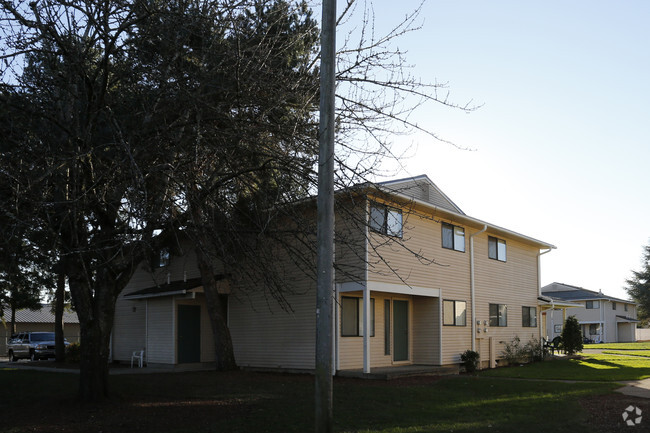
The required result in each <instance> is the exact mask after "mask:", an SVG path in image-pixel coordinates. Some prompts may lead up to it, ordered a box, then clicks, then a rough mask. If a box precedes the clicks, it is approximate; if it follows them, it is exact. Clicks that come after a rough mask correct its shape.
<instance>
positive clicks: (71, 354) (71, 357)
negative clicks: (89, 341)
mask: <svg viewBox="0 0 650 433" xmlns="http://www.w3.org/2000/svg"><path fill="white" fill-rule="evenodd" d="M79 361H81V345H80V344H79V343H72V344H70V345H69V346H68V347H66V348H65V362H70V363H78V362H79Z"/></svg>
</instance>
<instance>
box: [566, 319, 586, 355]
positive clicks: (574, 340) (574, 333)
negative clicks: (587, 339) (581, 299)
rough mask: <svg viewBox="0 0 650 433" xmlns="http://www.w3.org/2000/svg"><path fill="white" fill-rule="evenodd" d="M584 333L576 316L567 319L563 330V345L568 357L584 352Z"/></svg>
mask: <svg viewBox="0 0 650 433" xmlns="http://www.w3.org/2000/svg"><path fill="white" fill-rule="evenodd" d="M582 343H583V341H582V331H581V330H580V323H579V322H578V319H576V316H569V317H567V319H566V321H565V322H564V329H562V345H563V347H564V351H565V352H566V353H567V354H568V355H573V354H575V353H578V352H580V351H582Z"/></svg>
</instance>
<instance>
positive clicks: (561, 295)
mask: <svg viewBox="0 0 650 433" xmlns="http://www.w3.org/2000/svg"><path fill="white" fill-rule="evenodd" d="M542 293H543V294H544V295H546V296H551V297H553V298H556V299H562V300H564V301H591V300H594V301H596V300H605V301H614V302H623V303H626V304H635V303H634V302H633V301H629V300H626V299H620V298H615V297H613V296H607V295H605V294H603V293H602V292H596V291H594V290H587V289H583V288H582V287H578V286H572V285H570V284H564V283H551V284H548V285H546V286H544V287H542Z"/></svg>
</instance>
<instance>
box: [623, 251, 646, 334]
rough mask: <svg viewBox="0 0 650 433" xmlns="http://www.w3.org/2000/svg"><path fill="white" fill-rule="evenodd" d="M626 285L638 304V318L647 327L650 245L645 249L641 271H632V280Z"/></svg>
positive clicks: (629, 293) (628, 292)
mask: <svg viewBox="0 0 650 433" xmlns="http://www.w3.org/2000/svg"><path fill="white" fill-rule="evenodd" d="M626 283H627V287H626V288H625V290H627V294H628V295H630V297H631V298H632V299H633V300H634V302H636V303H637V304H638V314H637V317H638V319H639V320H641V323H642V324H644V325H647V324H648V322H649V321H650V245H647V246H645V247H644V249H643V258H642V264H641V270H639V271H632V278H630V279H628V280H627V281H626Z"/></svg>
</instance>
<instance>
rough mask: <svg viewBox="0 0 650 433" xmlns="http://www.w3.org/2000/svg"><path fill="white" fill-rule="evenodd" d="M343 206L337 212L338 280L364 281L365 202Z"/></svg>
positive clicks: (336, 254) (336, 257)
mask: <svg viewBox="0 0 650 433" xmlns="http://www.w3.org/2000/svg"><path fill="white" fill-rule="evenodd" d="M342 206H344V208H342V209H339V210H338V211H337V213H336V238H335V247H336V250H335V253H334V254H335V260H336V274H335V277H336V282H337V283H342V282H348V281H357V282H359V281H364V280H365V278H366V277H365V270H366V260H365V254H366V250H365V240H366V230H367V226H366V224H365V222H366V220H367V215H366V209H365V206H364V205H363V204H358V205H356V206H353V205H352V204H350V203H348V202H346V203H343V204H342Z"/></svg>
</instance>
